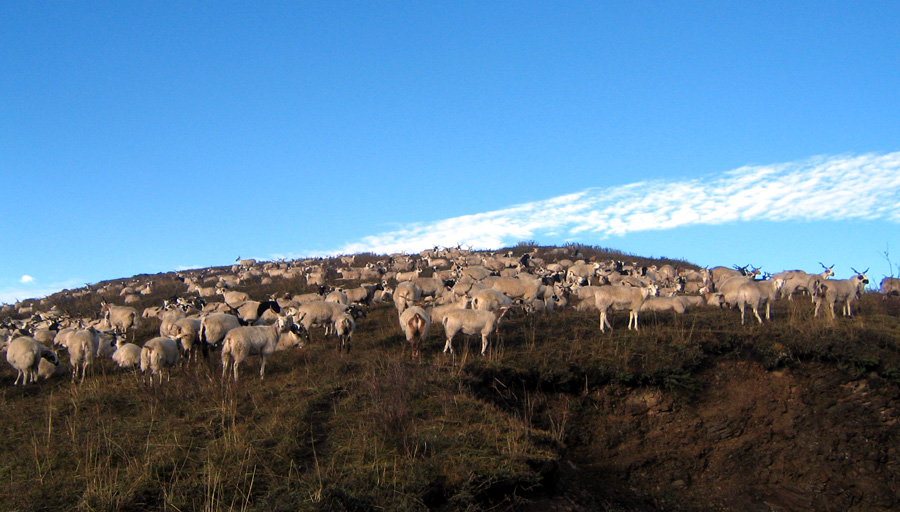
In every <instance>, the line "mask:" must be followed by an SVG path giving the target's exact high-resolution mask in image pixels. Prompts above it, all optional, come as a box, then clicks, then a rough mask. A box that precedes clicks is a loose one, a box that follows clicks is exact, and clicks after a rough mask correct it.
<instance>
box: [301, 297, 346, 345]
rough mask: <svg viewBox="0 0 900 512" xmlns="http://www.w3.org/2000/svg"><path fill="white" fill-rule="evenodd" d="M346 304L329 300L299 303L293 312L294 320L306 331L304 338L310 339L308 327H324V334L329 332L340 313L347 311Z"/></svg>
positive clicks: (326, 334)
mask: <svg viewBox="0 0 900 512" xmlns="http://www.w3.org/2000/svg"><path fill="white" fill-rule="evenodd" d="M348 309H349V308H348V306H345V305H344V304H339V303H337V302H331V301H324V300H320V301H314V302H307V303H306V304H301V305H300V307H298V308H297V312H296V313H295V317H294V318H295V319H296V320H295V322H296V323H298V324H299V325H300V326H301V327H302V328H303V331H304V332H305V333H306V339H307V340H309V341H312V335H311V333H310V329H312V328H313V327H324V328H325V336H326V337H327V336H328V335H330V334H331V332H332V329H333V328H334V322H335V320H337V319H338V318H339V317H340V316H341V315H342V314H344V313H346V312H347V311H348Z"/></svg>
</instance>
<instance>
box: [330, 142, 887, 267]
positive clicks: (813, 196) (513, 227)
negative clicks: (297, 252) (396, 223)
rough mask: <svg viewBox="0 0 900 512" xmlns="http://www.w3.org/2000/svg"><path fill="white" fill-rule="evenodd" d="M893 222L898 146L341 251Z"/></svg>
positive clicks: (385, 237) (646, 187) (568, 202)
mask: <svg viewBox="0 0 900 512" xmlns="http://www.w3.org/2000/svg"><path fill="white" fill-rule="evenodd" d="M875 219H879V220H886V221H890V222H897V223H900V152H896V153H889V154H883V155H879V154H867V155H860V156H833V157H816V158H812V159H809V160H805V161H801V162H791V163H782V164H774V165H764V166H751V167H741V168H739V169H735V170H732V171H728V172H725V173H722V174H719V175H712V176H706V177H703V178H699V179H689V180H680V181H669V180H657V181H643V182H638V183H632V184H629V185H624V186H618V187H609V188H589V189H586V190H583V191H581V192H576V193H573V194H568V195H564V196H559V197H555V198H552V199H547V200H543V201H536V202H532V203H526V204H520V205H516V206H512V207H509V208H504V209H501V210H495V211H490V212H484V213H477V214H473V215H465V216H461V217H454V218H450V219H445V220H440V221H436V222H431V223H417V224H410V225H408V226H405V227H403V228H401V229H398V230H395V231H389V232H385V233H381V234H378V235H373V236H368V237H365V238H363V239H362V240H360V241H359V242H356V243H351V244H347V245H346V246H344V247H343V248H341V249H340V250H339V251H336V252H340V253H357V252H365V251H371V252H376V253H392V252H398V251H418V250H421V249H424V248H430V247H433V246H437V245H440V246H455V245H457V244H460V243H462V244H464V245H467V246H468V245H471V246H472V247H474V248H497V247H502V246H504V245H509V244H511V243H515V242H516V241H519V240H528V239H544V238H553V239H556V240H576V239H577V240H580V241H586V240H585V239H587V238H591V239H600V240H603V239H606V238H608V237H610V236H621V235H625V234H628V233H632V232H637V231H647V230H663V229H673V228H677V227H683V226H692V225H701V224H705V225H718V224H724V223H729V222H741V221H788V220H807V221H822V220H875Z"/></svg>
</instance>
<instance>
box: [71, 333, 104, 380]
mask: <svg viewBox="0 0 900 512" xmlns="http://www.w3.org/2000/svg"><path fill="white" fill-rule="evenodd" d="M99 345H100V337H99V333H98V332H97V330H96V329H94V328H93V327H88V328H87V329H79V330H77V331H75V332H74V333H73V334H72V335H71V336H69V342H68V346H67V348H68V350H69V364H71V365H72V382H75V380H76V379H77V377H78V373H79V371H80V372H81V381H82V382H84V376H85V373H86V372H87V367H88V366H90V365H91V364H93V363H94V359H95V358H96V357H97V349H98V348H99Z"/></svg>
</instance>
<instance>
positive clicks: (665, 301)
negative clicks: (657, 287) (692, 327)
mask: <svg viewBox="0 0 900 512" xmlns="http://www.w3.org/2000/svg"><path fill="white" fill-rule="evenodd" d="M683 298H684V297H647V299H646V300H645V301H644V302H643V303H642V304H641V309H640V311H641V312H642V313H643V312H644V311H672V312H673V313H675V314H676V315H683V314H684V312H685V311H687V306H686V305H685V302H684V301H682V300H681V299H683Z"/></svg>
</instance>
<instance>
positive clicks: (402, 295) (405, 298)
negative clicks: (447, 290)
mask: <svg viewBox="0 0 900 512" xmlns="http://www.w3.org/2000/svg"><path fill="white" fill-rule="evenodd" d="M421 298H422V290H421V289H420V288H419V287H418V286H416V285H415V283H412V282H409V281H404V282H402V283H400V284H398V285H397V287H396V288H395V289H394V306H395V307H396V308H397V314H398V315H399V314H401V313H403V311H404V310H406V308H408V307H410V306H412V305H413V304H415V303H416V302H418V301H419V300H420V299H421Z"/></svg>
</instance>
